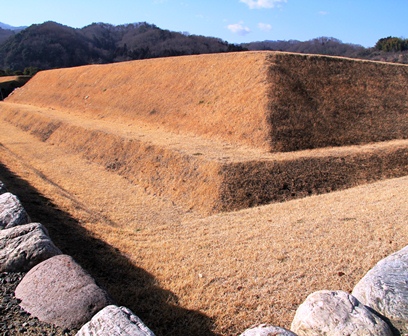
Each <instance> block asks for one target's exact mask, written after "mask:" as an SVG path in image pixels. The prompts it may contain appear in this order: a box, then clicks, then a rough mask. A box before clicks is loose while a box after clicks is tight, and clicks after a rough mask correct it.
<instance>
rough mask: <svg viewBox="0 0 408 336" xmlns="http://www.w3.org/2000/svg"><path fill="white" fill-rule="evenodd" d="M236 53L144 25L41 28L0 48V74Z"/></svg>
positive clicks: (226, 47) (223, 46)
mask: <svg viewBox="0 0 408 336" xmlns="http://www.w3.org/2000/svg"><path fill="white" fill-rule="evenodd" d="M238 50H243V48H242V47H240V46H236V45H233V44H229V43H227V42H224V41H222V40H220V39H217V38H212V37H204V36H196V35H186V34H182V33H177V32H171V31H168V30H163V29H160V28H158V27H157V26H155V25H151V24H147V23H136V24H127V25H120V26H113V25H110V24H104V23H94V24H91V25H89V26H87V27H84V28H82V29H74V28H71V27H68V26H64V25H61V24H58V23H55V22H45V23H43V24H38V25H32V26H30V27H28V28H27V29H24V30H22V31H21V32H19V33H17V34H15V35H12V36H10V37H9V38H8V39H7V40H6V41H5V42H4V43H2V44H1V45H0V68H3V69H12V70H22V69H24V68H27V67H37V68H40V69H52V68H61V67H71V66H78V65H85V64H95V63H112V62H120V61H126V60H136V59H144V58H155V57H166V56H177V55H193V54H204V53H219V52H227V51H238Z"/></svg>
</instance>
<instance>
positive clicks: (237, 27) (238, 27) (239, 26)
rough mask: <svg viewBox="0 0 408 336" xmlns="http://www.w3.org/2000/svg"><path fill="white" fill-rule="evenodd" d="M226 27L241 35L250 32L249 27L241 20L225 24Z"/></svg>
mask: <svg viewBox="0 0 408 336" xmlns="http://www.w3.org/2000/svg"><path fill="white" fill-rule="evenodd" d="M227 28H228V29H229V30H230V31H231V32H233V33H234V34H238V35H241V36H244V35H247V34H249V33H250V32H251V29H249V28H248V27H246V26H244V23H243V22H242V21H241V22H238V23H234V24H230V25H228V26H227Z"/></svg>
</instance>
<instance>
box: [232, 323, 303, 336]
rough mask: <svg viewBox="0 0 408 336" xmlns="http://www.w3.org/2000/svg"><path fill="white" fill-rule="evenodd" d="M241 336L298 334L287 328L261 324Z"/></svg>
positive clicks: (291, 335) (285, 335)
mask: <svg viewBox="0 0 408 336" xmlns="http://www.w3.org/2000/svg"><path fill="white" fill-rule="evenodd" d="M240 336H296V334H295V333H293V332H291V331H290V330H287V329H285V328H280V327H274V326H271V325H267V324H261V325H259V326H257V327H255V328H250V329H247V330H245V331H244V332H243V333H242V334H241V335H240Z"/></svg>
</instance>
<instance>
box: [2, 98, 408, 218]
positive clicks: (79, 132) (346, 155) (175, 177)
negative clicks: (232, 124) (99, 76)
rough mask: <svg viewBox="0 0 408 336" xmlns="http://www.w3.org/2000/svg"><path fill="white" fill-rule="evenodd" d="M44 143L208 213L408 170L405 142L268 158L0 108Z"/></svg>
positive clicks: (130, 129) (128, 128)
mask: <svg viewBox="0 0 408 336" xmlns="http://www.w3.org/2000/svg"><path fill="white" fill-rule="evenodd" d="M2 112H3V113H2V117H3V119H4V120H5V121H7V122H10V123H12V124H14V125H16V126H18V127H19V128H21V129H23V130H25V131H29V132H30V133H31V134H33V135H35V136H36V137H38V138H39V139H40V140H42V141H47V142H48V143H51V144H54V145H58V146H63V147H65V148H67V150H69V151H71V152H73V153H81V154H82V156H83V157H85V158H86V159H88V160H90V161H92V162H95V163H98V164H100V165H101V166H102V167H104V168H105V169H107V170H110V171H114V172H116V173H118V174H119V175H121V176H124V177H126V178H127V179H129V180H130V181H132V182H133V183H135V184H137V185H138V186H140V187H142V188H144V190H145V191H146V192H148V193H150V194H154V195H156V196H159V197H164V198H168V199H170V200H171V201H173V202H174V203H175V204H177V205H179V206H180V207H183V208H184V209H187V210H194V211H199V212H201V213H203V214H211V213H216V212H220V211H231V210H239V209H243V208H248V207H253V206H257V205H262V204H268V203H271V202H280V201H286V200H289V199H294V198H300V197H305V196H310V195H313V194H322V193H326V192H330V191H333V190H339V189H344V188H347V187H350V186H355V185H358V184H362V183H367V182H371V181H375V180H379V179H384V178H390V177H399V176H404V175H406V174H407V173H408V141H407V140H395V141H391V142H384V143H375V144H370V145H365V146H354V147H353V146H351V147H342V148H326V149H317V150H307V151H298V152H293V153H274V154H270V153H267V152H262V151H257V150H254V149H250V148H243V147H237V146H235V147H234V146H231V145H229V144H226V143H222V142H217V141H210V140H204V139H202V138H197V137H188V136H182V135H175V134H171V133H168V132H159V131H158V130H151V129H147V128H141V127H137V128H135V127H134V126H127V125H123V124H120V123H114V124H111V123H106V122H101V121H93V122H92V121H89V120H86V119H84V118H79V117H73V116H71V115H61V113H60V112H58V111H51V110H45V109H39V108H32V107H27V106H22V105H17V104H3V108H2Z"/></svg>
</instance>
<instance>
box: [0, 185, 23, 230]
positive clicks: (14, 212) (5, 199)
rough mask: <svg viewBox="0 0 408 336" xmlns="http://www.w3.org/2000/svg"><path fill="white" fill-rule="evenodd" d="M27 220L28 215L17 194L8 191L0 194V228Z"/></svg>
mask: <svg viewBox="0 0 408 336" xmlns="http://www.w3.org/2000/svg"><path fill="white" fill-rule="evenodd" d="M29 222H30V217H28V215H27V213H26V211H25V210H24V208H23V206H22V205H21V203H20V200H19V199H18V198H17V196H15V195H13V194H12V193H9V192H6V193H4V194H2V195H0V230H2V229H8V228H11V227H13V226H17V225H22V224H28V223H29Z"/></svg>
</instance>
